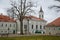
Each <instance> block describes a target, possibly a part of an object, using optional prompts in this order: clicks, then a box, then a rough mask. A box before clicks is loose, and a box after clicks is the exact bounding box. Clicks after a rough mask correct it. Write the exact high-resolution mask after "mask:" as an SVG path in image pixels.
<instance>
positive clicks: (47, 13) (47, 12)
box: [0, 0, 60, 22]
mask: <svg viewBox="0 0 60 40" xmlns="http://www.w3.org/2000/svg"><path fill="white" fill-rule="evenodd" d="M32 1H34V3H37V7H36V8H34V9H35V11H37V13H38V11H39V9H40V6H42V9H43V11H44V19H45V20H47V21H48V22H51V21H53V20H54V19H56V18H58V17H60V12H56V8H53V9H49V8H48V7H50V6H52V5H60V3H59V2H57V1H54V0H32ZM9 7H10V2H9V0H0V13H3V14H6V9H7V8H9ZM34 15H35V16H36V15H37V16H38V14H34Z"/></svg>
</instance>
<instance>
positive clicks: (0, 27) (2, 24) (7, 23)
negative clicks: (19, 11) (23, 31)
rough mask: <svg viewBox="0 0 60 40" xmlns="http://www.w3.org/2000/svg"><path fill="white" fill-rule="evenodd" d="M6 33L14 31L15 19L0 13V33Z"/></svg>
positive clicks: (13, 32)
mask: <svg viewBox="0 0 60 40" xmlns="http://www.w3.org/2000/svg"><path fill="white" fill-rule="evenodd" d="M8 33H9V34H15V33H16V21H15V20H14V19H12V18H10V17H8V16H5V15H0V34H8Z"/></svg>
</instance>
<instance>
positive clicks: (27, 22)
mask: <svg viewBox="0 0 60 40" xmlns="http://www.w3.org/2000/svg"><path fill="white" fill-rule="evenodd" d="M46 22H47V21H46V20H44V12H43V10H42V7H41V8H40V11H39V17H35V16H25V18H24V20H23V33H24V34H44V33H45V25H46ZM17 25H18V27H17V28H18V29H17V33H20V22H19V20H17Z"/></svg>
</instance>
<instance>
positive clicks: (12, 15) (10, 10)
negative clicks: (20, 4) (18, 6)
mask: <svg viewBox="0 0 60 40" xmlns="http://www.w3.org/2000/svg"><path fill="white" fill-rule="evenodd" d="M14 13H16V12H15V10H14V8H13V7H12V8H9V9H7V15H8V16H9V17H11V18H13V19H14V18H15V17H16V15H15V14H14Z"/></svg>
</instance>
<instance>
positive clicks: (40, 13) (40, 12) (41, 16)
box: [39, 6, 44, 18]
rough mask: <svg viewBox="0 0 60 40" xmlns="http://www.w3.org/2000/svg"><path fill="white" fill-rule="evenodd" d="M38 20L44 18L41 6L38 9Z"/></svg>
mask: <svg viewBox="0 0 60 40" xmlns="http://www.w3.org/2000/svg"><path fill="white" fill-rule="evenodd" d="M39 18H44V12H43V10H42V6H41V7H40V10H39Z"/></svg>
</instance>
